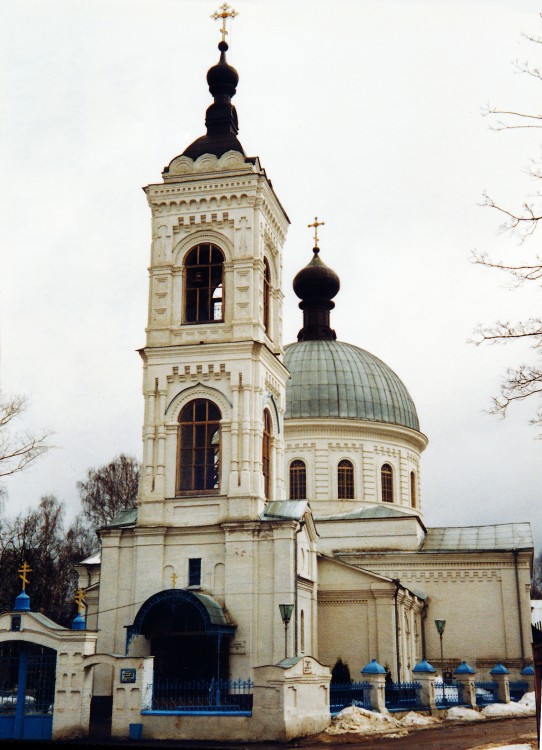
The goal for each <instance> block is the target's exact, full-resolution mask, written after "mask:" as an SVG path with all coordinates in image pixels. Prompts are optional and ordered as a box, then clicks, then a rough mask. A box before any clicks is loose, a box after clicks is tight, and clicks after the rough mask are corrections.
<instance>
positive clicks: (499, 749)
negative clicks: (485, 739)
mask: <svg viewBox="0 0 542 750" xmlns="http://www.w3.org/2000/svg"><path fill="white" fill-rule="evenodd" d="M485 750H533V746H532V745H495V747H486V749H485Z"/></svg>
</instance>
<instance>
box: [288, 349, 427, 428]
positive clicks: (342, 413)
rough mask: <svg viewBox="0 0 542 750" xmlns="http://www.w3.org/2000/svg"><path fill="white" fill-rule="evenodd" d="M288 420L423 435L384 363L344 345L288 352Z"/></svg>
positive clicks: (403, 389) (411, 404) (399, 384)
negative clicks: (359, 423)
mask: <svg viewBox="0 0 542 750" xmlns="http://www.w3.org/2000/svg"><path fill="white" fill-rule="evenodd" d="M284 364H285V365H286V367H287V368H288V370H289V371H290V375H291V378H290V380H288V381H287V384H286V415H285V416H286V418H287V419H288V418H290V419H305V418H317V419H318V418H322V417H330V418H342V419H366V420H370V421H374V422H387V423H389V424H397V425H402V426H404V427H410V428H411V429H413V430H419V429H420V423H419V421H418V415H417V413H416V407H415V406H414V402H413V401H412V398H411V397H410V394H409V392H408V391H407V389H406V387H405V385H404V383H403V382H402V381H401V380H400V379H399V378H398V377H397V375H396V374H395V373H394V372H393V370H391V369H390V368H389V367H388V365H386V364H385V363H384V362H382V360H380V359H378V357H375V356H374V355H373V354H370V353H369V352H366V351H365V350H364V349H360V348H359V347H357V346H353V345H352V344H345V343H343V342H341V341H298V342H297V343H295V344H289V345H288V346H287V347H286V348H285V355H284Z"/></svg>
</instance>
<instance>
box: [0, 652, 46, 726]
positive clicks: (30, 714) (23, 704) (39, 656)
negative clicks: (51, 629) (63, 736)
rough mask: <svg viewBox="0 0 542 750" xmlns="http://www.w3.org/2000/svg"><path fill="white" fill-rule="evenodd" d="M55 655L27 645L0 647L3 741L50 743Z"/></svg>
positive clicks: (0, 707)
mask: <svg viewBox="0 0 542 750" xmlns="http://www.w3.org/2000/svg"><path fill="white" fill-rule="evenodd" d="M55 672H56V651H54V650H53V649H50V648H46V647H45V646H40V645H38V644H37V643H30V642H28V641H6V642H5V643H2V644H1V645H0V740H4V739H16V740H21V739H24V740H50V739H51V736H52V730H53V707H54V697H55Z"/></svg>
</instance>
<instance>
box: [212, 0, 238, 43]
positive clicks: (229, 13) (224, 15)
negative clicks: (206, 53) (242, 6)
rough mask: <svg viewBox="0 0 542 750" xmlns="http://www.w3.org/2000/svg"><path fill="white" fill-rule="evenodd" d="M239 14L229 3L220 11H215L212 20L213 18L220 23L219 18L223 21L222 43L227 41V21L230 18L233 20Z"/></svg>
mask: <svg viewBox="0 0 542 750" xmlns="http://www.w3.org/2000/svg"><path fill="white" fill-rule="evenodd" d="M238 15H239V13H238V12H237V11H236V10H234V9H233V8H232V7H231V6H229V5H228V3H223V4H222V5H221V6H220V8H219V9H218V10H215V12H214V13H213V15H212V16H211V18H213V19H214V20H215V21H218V19H219V18H221V19H222V28H221V29H220V33H221V34H222V41H223V42H225V41H226V35H227V34H228V32H227V31H226V21H227V20H228V18H231V19H232V21H233V19H234V18H235V17H236V16H238Z"/></svg>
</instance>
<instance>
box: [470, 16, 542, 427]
mask: <svg viewBox="0 0 542 750" xmlns="http://www.w3.org/2000/svg"><path fill="white" fill-rule="evenodd" d="M541 17H542V14H541ZM525 38H526V39H528V40H529V41H530V42H532V43H533V44H535V45H542V37H538V36H528V35H525ZM516 66H517V68H518V70H519V71H520V72H522V73H525V74H527V75H529V76H532V77H533V78H534V79H535V80H536V81H537V82H538V83H541V82H542V72H541V70H540V68H539V67H537V66H536V65H532V64H531V63H529V62H519V63H516ZM484 114H485V115H489V116H491V117H492V118H493V120H494V125H493V129H494V130H517V129H520V128H526V129H527V128H528V129H539V128H542V114H534V113H526V112H518V111H515V110H508V109H498V108H495V107H488V108H487V109H486V111H485V112H484ZM528 174H529V176H530V177H531V178H532V179H533V180H534V181H535V182H536V181H538V180H541V179H542V168H541V162H534V163H533V164H532V165H531V167H530V168H529V169H528ZM482 205H484V206H488V207H489V208H492V209H494V210H495V211H497V212H498V213H499V214H501V216H502V217H503V219H504V221H503V223H502V224H501V226H500V229H501V231H502V232H509V233H512V234H513V235H515V236H516V237H517V238H519V240H520V244H523V243H524V242H525V241H526V240H528V239H530V238H531V237H532V236H533V234H534V233H535V231H536V228H537V227H538V222H539V221H540V220H541V219H542V191H541V190H540V188H537V189H536V190H535V192H534V194H533V195H532V196H530V197H529V198H528V199H527V200H525V201H524V202H523V204H522V205H521V207H520V208H519V209H517V210H516V209H513V208H512V209H510V208H505V207H503V206H502V205H500V204H499V203H498V202H497V201H495V200H494V199H493V198H491V197H490V196H488V195H484V202H483V204H482ZM473 260H474V262H475V263H477V264H479V265H482V266H485V267H486V268H494V269H497V270H499V271H504V272H505V273H507V274H509V275H510V276H511V278H512V281H513V283H514V285H516V286H520V285H521V284H524V283H528V282H534V283H535V284H540V283H541V280H542V258H541V257H540V255H538V254H537V255H535V256H534V258H533V260H532V261H531V262H527V263H505V262H503V261H495V260H492V259H491V258H490V257H489V256H488V255H487V254H486V253H475V254H474V258H473ZM519 339H522V340H527V341H529V342H530V344H531V347H532V349H534V350H535V354H536V355H537V361H536V362H535V363H534V364H520V365H519V366H517V367H515V368H510V369H509V370H507V371H506V373H505V376H504V378H503V381H502V383H501V392H500V394H499V395H498V396H496V397H494V398H493V407H492V409H491V411H492V412H493V413H495V414H499V415H501V416H505V415H506V412H507V409H508V407H509V406H510V405H511V404H513V403H514V402H516V401H523V400H524V399H526V398H529V397H531V396H540V395H541V394H542V363H541V362H540V354H541V353H542V318H540V317H533V318H530V319H529V320H524V321H519V322H516V323H511V322H510V321H497V322H496V323H495V324H494V325H492V326H484V325H480V326H479V327H478V328H477V329H476V330H475V332H474V338H473V341H474V343H476V344H481V343H484V342H488V343H499V342H500V343H503V342H510V341H514V340H519ZM530 421H531V424H542V408H539V409H538V410H537V411H536V413H535V415H534V417H533V418H532V419H531V420H530Z"/></svg>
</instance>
